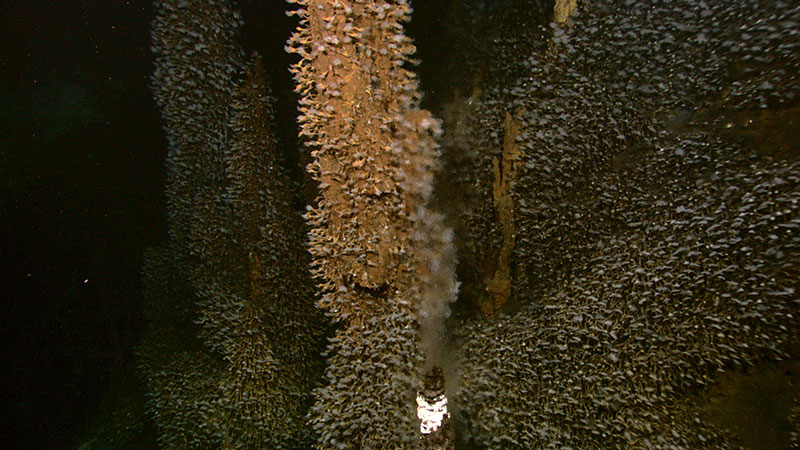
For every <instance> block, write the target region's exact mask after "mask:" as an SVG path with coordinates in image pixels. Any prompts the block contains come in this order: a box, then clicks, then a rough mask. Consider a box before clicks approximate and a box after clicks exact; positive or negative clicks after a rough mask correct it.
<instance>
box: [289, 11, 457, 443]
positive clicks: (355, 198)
mask: <svg viewBox="0 0 800 450" xmlns="http://www.w3.org/2000/svg"><path fill="white" fill-rule="evenodd" d="M290 2H291V3H296V4H297V5H298V6H299V9H297V10H296V11H293V12H292V13H291V14H296V15H298V16H299V17H300V27H299V28H298V32H297V33H296V34H295V35H294V36H292V37H291V39H290V41H289V46H288V47H287V49H288V51H290V52H292V53H297V54H298V55H299V56H300V58H301V59H300V61H299V62H298V63H297V64H295V65H294V66H293V67H292V71H293V73H294V75H295V79H296V81H297V91H298V92H299V93H300V94H301V96H302V98H301V100H300V113H301V114H300V117H299V121H300V123H301V131H300V134H301V135H302V136H304V137H306V138H307V142H308V144H309V146H310V147H311V149H312V156H313V162H312V163H311V164H310V165H309V167H308V170H309V171H310V172H311V174H312V175H313V177H314V178H315V179H316V180H317V181H318V182H319V189H320V196H319V200H318V203H317V205H315V206H313V207H310V208H309V211H308V213H307V219H308V221H309V223H310V224H311V226H312V230H311V232H310V247H311V252H312V255H313V258H314V266H315V267H314V272H315V274H316V276H317V277H318V280H319V283H320V284H319V288H320V291H321V294H322V297H321V300H320V301H319V303H318V305H319V306H320V307H322V308H324V309H325V310H326V311H327V312H328V314H329V315H330V317H332V318H333V319H334V320H335V321H339V322H340V323H341V324H342V327H341V328H340V330H339V331H338V332H337V334H336V336H335V337H334V338H333V340H332V344H331V350H332V353H331V357H330V360H329V366H328V370H327V378H328V380H330V383H329V384H328V385H327V386H325V387H323V388H321V389H319V390H318V391H317V393H316V398H317V403H316V406H315V409H314V412H313V417H312V425H313V426H314V427H315V429H317V430H318V431H322V430H324V431H322V433H321V435H320V442H319V445H320V447H321V448H332V447H337V446H338V447H346V448H367V447H371V448H411V447H412V446H414V445H418V442H417V441H418V437H417V436H418V427H419V422H418V421H417V418H416V414H415V394H416V388H417V383H416V380H417V379H418V377H419V374H420V373H421V367H422V363H423V352H422V350H421V348H420V336H419V333H418V332H417V329H418V327H419V308H420V304H421V301H422V295H423V292H422V291H423V290H424V286H425V284H426V280H427V279H428V278H429V277H430V272H431V270H432V267H433V266H432V265H431V264H430V262H431V261H430V258H429V255H426V256H423V253H421V252H419V251H418V250H417V248H420V247H422V246H424V245H425V244H424V242H426V241H427V240H428V239H429V236H432V235H434V234H436V233H437V232H436V231H435V230H442V229H443V227H441V225H440V222H441V220H440V217H438V216H437V215H436V214H433V213H430V212H429V211H427V210H426V209H425V204H426V202H427V199H428V197H429V195H430V193H431V190H432V178H433V171H434V169H435V167H436V164H437V157H438V148H437V145H436V143H435V142H434V138H435V137H436V136H437V135H438V134H439V133H440V125H439V121H438V120H436V119H434V118H433V117H432V116H431V114H430V113H429V112H428V111H426V110H423V109H420V107H419V101H420V94H419V91H418V88H417V84H418V83H417V79H416V77H415V76H414V74H412V73H411V72H410V71H409V70H408V69H407V68H406V67H407V65H408V63H410V62H412V55H413V54H414V51H415V48H414V46H413V45H412V43H411V41H410V39H409V38H408V37H407V36H406V35H405V34H404V32H403V22H404V21H406V20H408V19H409V16H410V14H411V6H410V4H409V2H408V1H407V0H396V1H385V0H377V1H370V2H363V1H352V0H351V1H348V0H290ZM423 229H425V230H426V231H425V232H421V230H423ZM431 230H434V231H431ZM429 231H431V232H429ZM435 239H439V240H441V233H440V234H439V235H438V236H436V237H435Z"/></svg>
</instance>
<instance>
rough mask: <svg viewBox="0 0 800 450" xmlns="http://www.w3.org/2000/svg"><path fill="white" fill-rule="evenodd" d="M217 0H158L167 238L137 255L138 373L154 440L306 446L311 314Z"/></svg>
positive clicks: (273, 161) (263, 91) (250, 78)
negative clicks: (141, 317) (143, 319)
mask: <svg viewBox="0 0 800 450" xmlns="http://www.w3.org/2000/svg"><path fill="white" fill-rule="evenodd" d="M230 3H232V2H229V1H226V0H188V1H187V0H163V1H159V2H157V7H158V9H157V15H156V19H155V22H154V26H153V50H154V52H155V53H156V62H155V65H156V71H155V73H154V75H153V88H154V93H155V98H156V101H157V103H158V105H159V107H160V108H161V113H162V116H163V118H164V121H165V130H166V132H167V137H168V141H169V153H168V156H167V165H168V169H169V172H168V186H167V199H168V207H169V211H168V212H169V219H170V222H169V231H170V242H169V245H168V246H166V247H164V248H157V249H151V250H150V251H149V252H148V254H147V257H146V261H145V267H144V272H145V283H144V284H145V290H146V296H147V304H146V314H147V318H148V322H149V327H148V330H147V331H146V333H145V336H144V338H143V343H142V346H141V350H140V354H141V373H142V376H143V378H144V379H145V383H146V387H147V391H148V392H147V395H148V398H149V401H148V410H149V411H148V412H149V413H150V415H151V418H152V420H153V422H154V424H155V426H156V431H157V437H158V441H159V443H160V445H161V446H163V447H165V448H306V447H308V445H310V442H309V441H310V438H309V436H310V432H309V430H308V427H307V426H306V421H305V417H306V415H307V413H308V408H309V406H310V399H311V390H312V386H314V385H315V384H316V381H317V378H318V376H319V375H320V374H321V372H322V370H321V365H322V364H321V361H320V360H319V359H320V358H318V355H319V346H320V345H319V344H320V341H321V339H320V338H319V335H320V334H321V333H320V331H319V328H318V327H319V325H320V324H321V317H319V316H320V315H319V314H317V313H318V311H317V310H316V309H315V308H314V306H313V298H314V295H313V287H311V286H310V285H311V280H310V276H309V274H308V257H307V254H306V251H305V247H304V245H303V241H304V233H303V231H302V228H303V227H302V218H301V217H300V215H299V214H298V213H297V212H296V211H294V210H293V209H292V208H291V206H290V204H289V202H288V201H287V198H288V197H290V193H289V191H288V189H287V184H288V183H287V182H286V181H285V180H284V178H283V176H282V173H281V170H280V168H279V166H280V165H279V161H278V160H279V157H278V155H279V154H280V153H279V151H278V148H277V140H276V139H275V137H274V135H273V131H272V130H273V123H274V120H273V119H274V118H273V112H272V102H273V100H272V98H271V97H270V96H269V95H268V94H267V86H266V83H265V77H264V73H263V68H264V67H263V64H261V62H260V59H259V58H258V57H254V58H253V60H252V62H251V63H250V64H249V65H247V66H246V65H245V63H244V55H243V52H242V50H241V48H240V46H239V43H238V40H237V37H238V30H239V28H240V25H241V18H240V16H239V14H238V13H237V12H236V11H235V10H234V9H233V8H232V7H231V4H230Z"/></svg>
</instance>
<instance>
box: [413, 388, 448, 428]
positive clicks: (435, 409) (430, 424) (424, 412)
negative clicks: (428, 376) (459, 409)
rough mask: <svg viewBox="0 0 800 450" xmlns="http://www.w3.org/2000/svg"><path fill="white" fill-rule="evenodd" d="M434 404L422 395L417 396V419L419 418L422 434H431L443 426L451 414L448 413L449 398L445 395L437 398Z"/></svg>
mask: <svg viewBox="0 0 800 450" xmlns="http://www.w3.org/2000/svg"><path fill="white" fill-rule="evenodd" d="M434 400H435V401H434V402H433V403H428V401H427V400H426V399H425V397H423V396H422V395H417V417H419V421H420V424H419V431H420V433H422V434H431V433H433V432H434V431H436V430H438V429H439V427H441V426H442V422H444V419H445V418H447V417H450V414H449V413H448V412H447V397H445V396H444V394H442V395H440V396H438V397H436V398H435V399H434Z"/></svg>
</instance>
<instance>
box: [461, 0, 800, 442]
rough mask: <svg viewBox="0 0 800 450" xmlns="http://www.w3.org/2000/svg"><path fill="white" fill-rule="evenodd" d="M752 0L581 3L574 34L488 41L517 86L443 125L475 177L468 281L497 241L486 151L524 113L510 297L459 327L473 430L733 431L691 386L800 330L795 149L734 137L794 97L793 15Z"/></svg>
mask: <svg viewBox="0 0 800 450" xmlns="http://www.w3.org/2000/svg"><path fill="white" fill-rule="evenodd" d="M762 3H763V2H758V1H747V2H713V3H712V2H695V1H677V2H675V1H670V2H663V1H650V2H634V1H620V2H611V1H609V2H592V3H590V4H584V3H581V7H580V8H578V10H577V11H576V14H575V16H574V17H572V19H571V20H570V24H569V25H568V27H561V26H555V25H554V26H553V27H552V28H551V29H550V30H529V31H526V29H525V28H522V29H520V30H518V31H519V39H520V40H523V41H524V40H526V39H531V40H533V39H538V38H539V36H541V35H542V34H544V33H549V35H550V36H551V40H550V44H549V46H548V48H547V49H546V50H545V51H538V52H532V53H528V54H526V53H522V54H520V53H519V51H518V50H519V48H525V46H524V45H521V46H515V45H514V44H513V43H510V44H508V45H499V46H498V47H497V49H496V50H497V52H498V53H501V54H505V55H506V56H500V57H499V59H504V58H505V59H516V61H517V62H516V63H515V64H516V66H515V69H514V71H513V72H514V73H516V74H518V77H517V80H516V82H514V83H512V84H510V85H507V84H497V85H494V84H488V86H487V89H486V91H485V93H484V94H483V95H481V96H479V97H476V98H474V99H473V100H474V101H472V102H470V103H471V104H469V105H468V104H467V103H464V104H463V105H462V106H463V107H464V108H466V109H468V110H469V112H470V114H469V117H468V118H464V119H462V122H465V123H462V124H461V125H460V126H459V127H458V128H456V129H457V130H464V131H463V132H464V133H465V134H466V135H468V136H470V137H471V139H465V138H464V136H459V135H458V134H455V135H451V136H448V143H447V145H446V153H445V156H446V157H447V158H452V159H454V160H457V161H458V164H457V165H458V166H459V172H458V174H459V176H468V177H470V178H469V179H468V180H465V181H464V184H465V185H467V186H469V189H465V190H464V192H466V193H467V194H468V195H467V196H466V198H465V199H464V203H465V204H467V205H470V206H471V210H469V211H466V212H465V220H464V223H463V224H462V225H461V226H460V227H459V230H460V236H459V237H460V246H459V261H460V263H461V264H463V265H465V266H467V268H465V269H461V270H462V271H463V273H466V274H467V275H468V276H467V281H470V282H471V283H473V284H475V285H477V287H473V288H472V291H474V292H477V291H480V289H481V287H483V288H484V289H485V287H486V283H487V280H488V279H489V278H490V277H488V276H487V274H488V275H490V274H491V272H487V271H486V269H485V267H484V266H483V264H484V262H485V261H487V260H488V261H491V260H492V258H490V257H487V256H490V255H492V251H496V249H498V248H500V247H501V246H502V238H501V237H500V236H499V235H500V232H501V227H500V226H499V225H498V224H497V223H495V218H496V215H495V211H494V208H493V202H492V195H493V190H492V180H493V178H494V177H493V173H492V160H493V159H496V158H502V152H503V139H504V137H505V136H504V134H505V132H504V119H505V117H506V116H507V114H509V113H511V114H515V115H517V116H518V117H519V118H520V121H521V122H522V127H521V130H520V131H519V132H518V133H515V134H516V137H515V139H516V142H517V144H518V145H519V147H520V149H521V151H522V157H521V163H522V167H521V169H520V174H519V179H518V181H517V182H516V183H515V185H514V186H513V199H514V205H515V215H514V218H515V227H516V238H515V242H516V245H515V250H514V253H513V263H514V272H513V279H514V280H515V281H514V296H515V300H516V310H513V309H512V310H509V312H510V314H509V315H507V316H506V317H503V318H501V319H500V320H485V319H484V320H481V319H480V318H478V319H476V320H474V321H472V322H471V323H469V324H467V325H466V326H465V327H464V328H463V329H461V330H460V331H459V335H460V337H461V339H462V341H463V349H462V355H463V357H464V367H463V374H462V380H461V383H462V387H461V389H460V391H459V395H458V398H457V400H458V402H459V404H460V405H461V408H462V410H463V411H462V414H463V419H464V421H465V423H466V428H467V429H468V435H469V437H470V438H472V439H474V440H475V442H476V443H478V444H480V445H483V446H486V447H488V448H550V447H552V448H562V447H565V446H569V447H572V448H645V447H651V448H675V447H677V448H724V447H727V446H733V445H735V444H736V442H735V439H734V437H732V436H731V435H729V434H727V433H726V432H725V431H724V430H721V429H717V428H715V427H713V426H711V425H709V424H707V423H705V422H703V420H702V418H701V417H699V416H696V415H695V414H694V412H693V411H692V410H691V408H690V407H689V406H688V404H687V401H686V398H687V397H686V394H689V393H692V392H696V391H697V390H698V389H702V388H703V387H704V386H706V385H707V384H709V383H711V382H713V381H714V380H715V375H716V374H717V372H719V371H724V370H731V369H733V370H735V369H742V368H746V367H748V366H751V365H752V364H754V363H756V362H758V361H761V360H765V359H768V360H769V359H780V358H785V357H787V354H786V351H787V348H789V346H790V345H792V344H796V343H797V336H798V332H800V327H798V323H799V321H798V319H797V315H798V314H800V294H799V292H800V291H798V289H800V284H799V283H798V280H800V234H798V232H799V231H800V164H798V162H796V156H797V155H796V154H794V155H789V160H786V159H785V158H786V155H781V157H782V158H783V159H779V158H775V157H773V156H772V155H769V154H765V152H764V151H756V149H755V148H754V145H753V143H752V142H751V141H750V140H747V139H739V138H738V136H739V135H737V134H735V133H733V132H729V131H726V130H730V129H731V128H736V127H738V126H740V124H739V123H738V122H736V121H730V120H729V119H728V118H729V117H731V114H734V113H733V111H738V112H736V114H741V115H742V116H739V115H737V116H735V117H747V115H748V114H752V117H763V113H761V112H759V113H755V112H753V111H754V110H756V109H759V108H767V107H769V108H772V109H781V110H784V111H792V110H794V109H796V105H797V101H798V97H797V96H798V94H800V83H799V80H798V75H797V74H798V73H800V52H798V51H797V50H798V45H800V7H798V6H796V4H792V3H791V2H771V3H770V5H769V7H763V6H764V5H762ZM498 71H500V72H503V73H506V74H507V73H509V70H508V68H500V69H498ZM520 74H521V75H520ZM487 78H490V77H487ZM494 78H495V77H491V79H494ZM497 79H502V77H497ZM465 143H468V144H469V147H466V146H465ZM448 146H449V148H448ZM762 150H763V149H762ZM448 167H456V164H448ZM467 168H468V169H467ZM454 175H455V174H454ZM486 236H493V237H490V238H488V239H487V238H486ZM481 283H483V284H481ZM471 295H474V296H478V295H479V294H474V293H473V294H471Z"/></svg>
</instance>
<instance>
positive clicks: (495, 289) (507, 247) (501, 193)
mask: <svg viewBox="0 0 800 450" xmlns="http://www.w3.org/2000/svg"><path fill="white" fill-rule="evenodd" d="M521 126H522V125H521V123H520V121H519V120H517V119H514V118H512V117H511V113H508V112H507V113H506V120H505V137H504V138H503V160H502V162H501V161H498V160H497V158H494V159H493V160H492V169H493V173H494V183H493V184H492V197H493V202H494V210H495V214H496V216H497V222H498V223H499V225H500V230H501V232H502V235H503V244H502V247H501V248H500V253H499V255H498V257H497V266H496V269H495V271H494V275H493V276H492V278H491V279H490V280H489V281H488V282H487V284H486V291H487V292H488V294H489V297H488V298H486V299H484V300H482V301H481V302H480V304H479V305H478V306H479V307H480V309H481V312H483V313H484V314H487V315H494V314H495V313H497V311H499V310H500V309H501V308H503V306H505V304H506V303H508V299H509V298H510V297H511V276H512V275H511V254H512V253H513V251H514V232H515V231H514V198H513V197H512V196H511V190H512V184H513V183H514V182H515V180H516V178H517V172H519V164H520V163H519V159H520V157H521V150H520V148H519V146H518V145H517V142H516V139H517V136H518V135H519V134H520V128H521Z"/></svg>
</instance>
